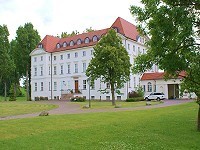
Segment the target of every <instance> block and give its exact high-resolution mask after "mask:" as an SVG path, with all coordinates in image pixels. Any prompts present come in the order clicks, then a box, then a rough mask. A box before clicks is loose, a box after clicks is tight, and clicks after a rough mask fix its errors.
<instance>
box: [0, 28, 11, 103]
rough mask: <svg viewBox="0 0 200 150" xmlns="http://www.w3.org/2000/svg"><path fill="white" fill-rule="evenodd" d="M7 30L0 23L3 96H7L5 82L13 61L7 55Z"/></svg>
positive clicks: (8, 47) (8, 48)
mask: <svg viewBox="0 0 200 150" xmlns="http://www.w3.org/2000/svg"><path fill="white" fill-rule="evenodd" d="M8 36H9V31H8V28H7V26H6V25H3V26H1V25H0V81H3V83H4V97H5V100H6V97H7V82H8V79H9V78H10V75H11V74H12V71H13V69H14V63H13V61H12V60H11V58H10V56H9V50H10V44H9V40H8Z"/></svg>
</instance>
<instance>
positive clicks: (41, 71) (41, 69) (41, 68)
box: [40, 67, 43, 76]
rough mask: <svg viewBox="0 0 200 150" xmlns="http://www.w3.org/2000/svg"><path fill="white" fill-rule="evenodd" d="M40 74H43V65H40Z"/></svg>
mask: <svg viewBox="0 0 200 150" xmlns="http://www.w3.org/2000/svg"><path fill="white" fill-rule="evenodd" d="M40 75H41V76H43V67H40Z"/></svg>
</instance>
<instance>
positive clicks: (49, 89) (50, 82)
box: [49, 82, 51, 91]
mask: <svg viewBox="0 0 200 150" xmlns="http://www.w3.org/2000/svg"><path fill="white" fill-rule="evenodd" d="M49 91H51V82H49Z"/></svg>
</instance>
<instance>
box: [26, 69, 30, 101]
mask: <svg viewBox="0 0 200 150" xmlns="http://www.w3.org/2000/svg"><path fill="white" fill-rule="evenodd" d="M26 100H27V101H29V100H30V98H29V81H28V67H27V68H26Z"/></svg>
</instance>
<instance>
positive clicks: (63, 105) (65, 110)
mask: <svg viewBox="0 0 200 150" xmlns="http://www.w3.org/2000/svg"><path fill="white" fill-rule="evenodd" d="M188 102H192V100H165V101H164V103H160V104H158V105H151V106H139V107H133V108H109V109H82V108H81V107H80V105H79V104H76V103H70V102H67V101H58V100H50V101H38V103H45V104H54V105H58V106H59V107H58V108H56V109H52V110H49V111H48V112H49V115H59V114H79V113H89V112H115V111H126V110H142V109H152V108H159V107H167V106H172V105H178V104H182V103H188ZM39 114H40V112H38V113H32V114H23V115H17V116H7V117H0V120H10V119H19V118H30V117H37V116H39Z"/></svg>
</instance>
